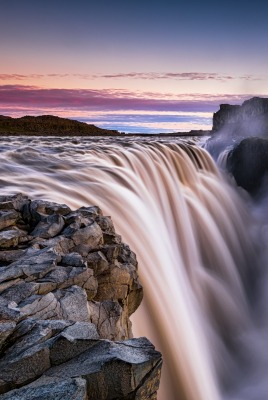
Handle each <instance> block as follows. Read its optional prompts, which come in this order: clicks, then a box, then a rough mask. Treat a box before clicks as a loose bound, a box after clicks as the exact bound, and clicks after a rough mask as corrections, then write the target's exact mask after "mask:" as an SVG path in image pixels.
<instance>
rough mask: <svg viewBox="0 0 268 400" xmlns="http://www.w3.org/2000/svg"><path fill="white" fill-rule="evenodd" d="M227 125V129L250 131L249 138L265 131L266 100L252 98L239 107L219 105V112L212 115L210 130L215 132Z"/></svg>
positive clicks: (267, 120) (267, 125) (267, 101)
mask: <svg viewBox="0 0 268 400" xmlns="http://www.w3.org/2000/svg"><path fill="white" fill-rule="evenodd" d="M227 125H229V129H239V130H242V131H245V132H246V131H250V130H252V131H253V132H252V134H251V136H254V135H256V134H260V133H262V131H267V128H268V98H261V97H253V98H251V99H249V100H246V101H244V103H243V104H242V105H241V106H239V105H230V104H221V105H220V109H219V111H217V112H216V113H214V114H213V127H212V130H213V131H214V132H217V131H219V130H221V129H222V128H223V127H224V126H227ZM266 133H268V132H266ZM247 136H248V135H247Z"/></svg>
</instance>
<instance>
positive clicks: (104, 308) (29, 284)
mask: <svg viewBox="0 0 268 400" xmlns="http://www.w3.org/2000/svg"><path fill="white" fill-rule="evenodd" d="M137 268H138V264H137V260H136V256H135V254H134V253H133V252H132V251H131V249H130V248H129V247H128V246H127V245H126V244H125V243H122V241H121V237H120V236H119V235H118V234H117V233H116V232H115V230H114V226H113V223H112V220H111V218H110V217H107V216H103V214H102V212H101V210H100V209H99V208H98V207H97V206H91V207H82V208H80V209H78V210H76V211H72V210H71V209H70V208H69V207H68V206H66V205H64V204H56V203H51V202H47V201H42V200H33V201H31V200H30V199H29V198H28V197H27V196H24V195H21V194H19V195H15V196H8V197H6V196H0V350H1V354H0V394H1V395H0V398H1V399H3V400H6V399H9V400H16V399H39V400H40V399H41V400H42V399H43V400H49V399H51V400H52V399H53V400H54V399H57V398H62V399H63V398H64V399H68V400H72V399H73V400H97V399H98V400H112V399H118V400H119V399H125V400H131V399H137V400H145V399H148V400H149V399H151V400H155V399H156V392H157V389H158V386H159V378H160V370H161V364H162V359H161V355H160V353H158V352H157V351H156V350H155V349H154V347H153V345H152V344H151V343H150V342H149V341H148V340H147V339H145V338H140V339H132V332H131V323H130V320H129V317H130V315H131V314H132V313H133V312H134V311H135V310H136V309H137V307H138V306H139V304H140V302H141V300H142V295H143V292H142V287H141V284H140V282H139V278H138V271H137Z"/></svg>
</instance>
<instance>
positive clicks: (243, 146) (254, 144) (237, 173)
mask: <svg viewBox="0 0 268 400" xmlns="http://www.w3.org/2000/svg"><path fill="white" fill-rule="evenodd" d="M227 169H228V171H229V172H231V174H232V175H233V176H234V178H235V180H236V183H237V185H238V186H241V187H243V188H244V189H245V190H247V191H248V192H249V193H250V194H251V195H253V196H256V195H260V194H261V192H262V190H266V189H267V188H265V187H264V186H265V184H266V183H267V182H266V179H267V172H268V140H266V139H261V138H247V139H244V140H242V141H241V142H240V144H239V145H237V146H236V147H235V148H234V149H233V150H232V151H231V152H230V153H229V156H228V159H227Z"/></svg>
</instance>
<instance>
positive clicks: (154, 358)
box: [44, 338, 161, 400]
mask: <svg viewBox="0 0 268 400" xmlns="http://www.w3.org/2000/svg"><path fill="white" fill-rule="evenodd" d="M160 368H161V355H160V353H158V352H157V351H156V350H155V349H154V347H153V346H152V345H151V343H150V342H149V341H148V340H147V339H145V338H140V339H132V340H129V341H125V342H109V341H106V340H105V341H99V342H98V343H96V345H95V346H92V347H91V348H90V349H88V350H87V351H85V352H83V353H82V354H80V355H79V356H77V357H75V358H73V359H72V360H70V361H68V362H66V363H65V364H64V369H62V366H61V365H60V366H56V367H52V368H50V369H49V370H47V371H46V372H45V374H44V376H49V377H56V378H65V379H66V378H75V377H78V376H81V377H83V378H84V379H86V381H87V395H88V399H89V400H96V399H98V400H112V399H118V400H119V399H137V398H138V399H140V400H142V399H144V400H145V399H150V398H151V399H153V398H154V397H153V396H155V394H156V391H157V389H158V384H159V381H156V380H155V379H154V378H155V377H154V376H153V377H152V373H153V372H154V375H155V374H157V373H158V374H160ZM141 386H143V388H144V393H145V394H146V397H142V393H141V391H140V389H141ZM137 392H139V395H138V397H137V396H136V393H137Z"/></svg>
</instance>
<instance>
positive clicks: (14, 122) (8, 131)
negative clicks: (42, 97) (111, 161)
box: [0, 115, 121, 136]
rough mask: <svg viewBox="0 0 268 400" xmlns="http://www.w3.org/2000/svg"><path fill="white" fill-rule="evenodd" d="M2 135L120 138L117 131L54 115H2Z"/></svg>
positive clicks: (0, 130) (0, 124) (0, 122)
mask: <svg viewBox="0 0 268 400" xmlns="http://www.w3.org/2000/svg"><path fill="white" fill-rule="evenodd" d="M0 134H1V135H12V136H21V135H27V136H66V135H71V136H108V135H112V136H119V135H121V134H120V132H118V131H116V130H109V129H102V128H99V127H97V126H95V125H92V124H86V123H85V122H80V121H76V120H71V119H67V118H60V117H56V116H54V115H40V116H37V117H33V116H29V115H26V116H25V117H22V118H11V117H7V116H4V115H0Z"/></svg>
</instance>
